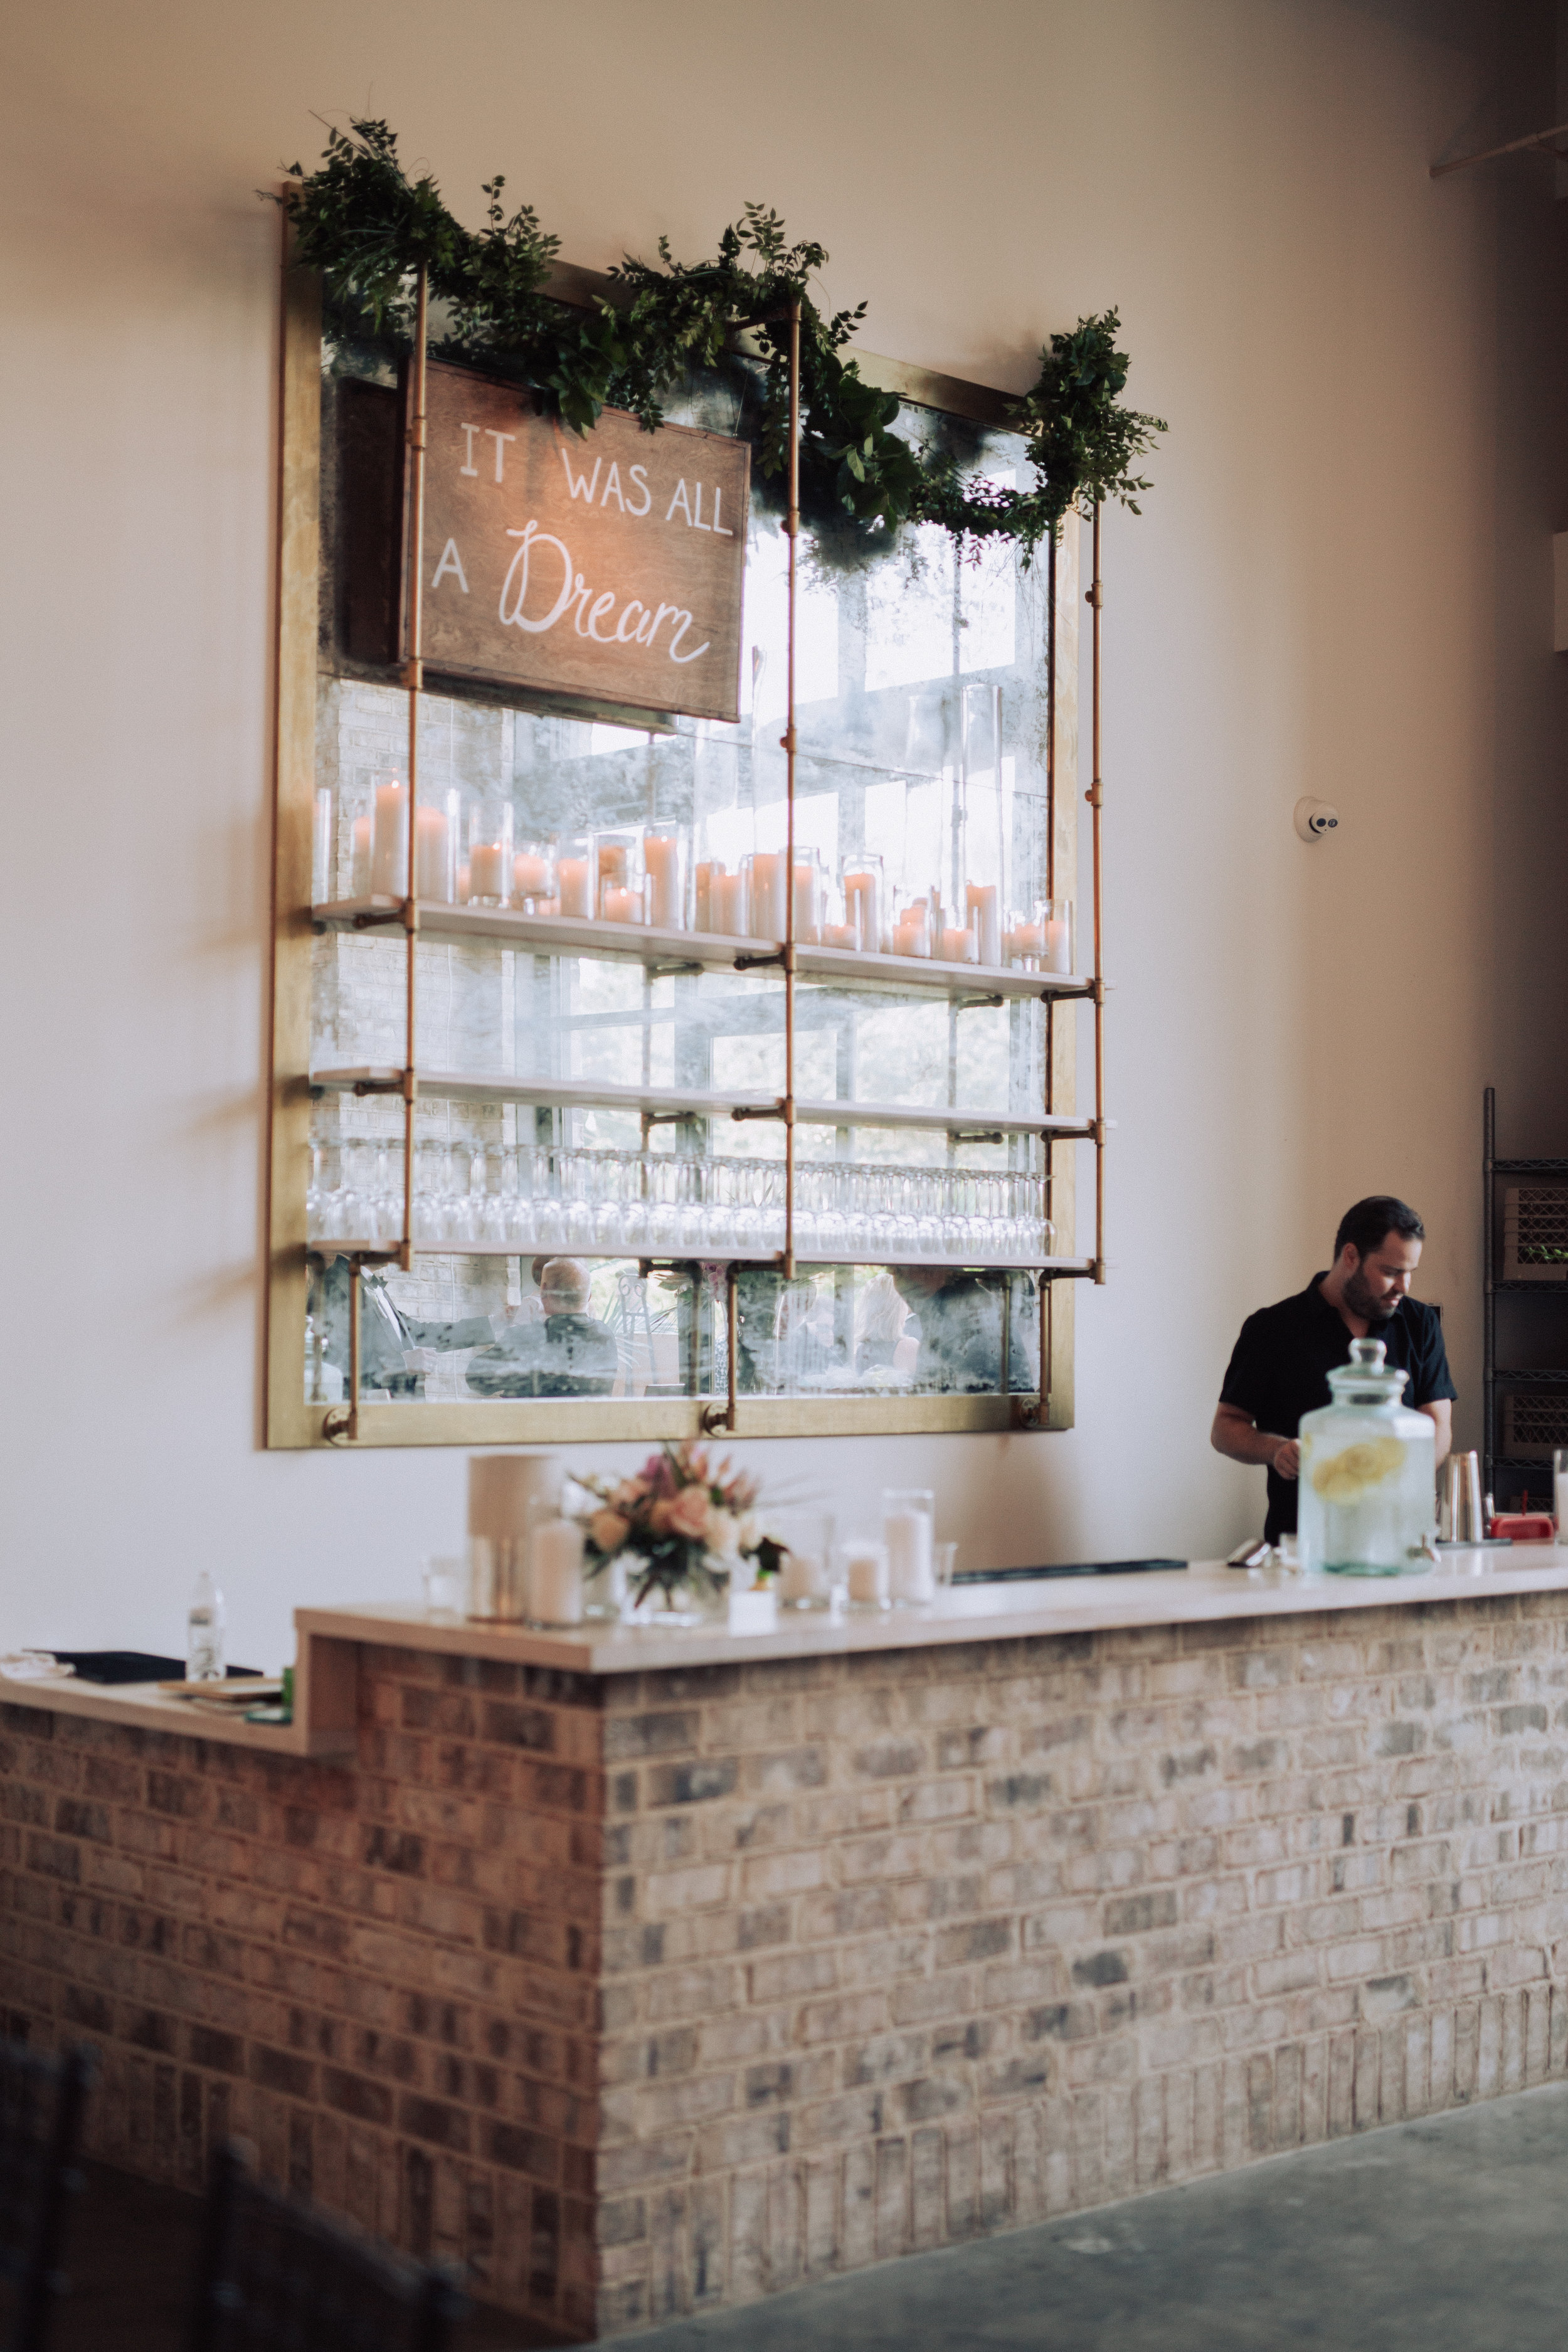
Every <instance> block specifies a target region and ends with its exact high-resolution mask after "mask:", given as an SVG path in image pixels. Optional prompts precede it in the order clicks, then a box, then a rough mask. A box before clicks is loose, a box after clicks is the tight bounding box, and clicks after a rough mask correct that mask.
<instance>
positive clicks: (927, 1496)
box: [882, 1486, 936, 1609]
mask: <svg viewBox="0 0 1568 2352" xmlns="http://www.w3.org/2000/svg"><path fill="white" fill-rule="evenodd" d="M935 1538H936V1496H934V1495H933V1494H932V1492H931V1488H930V1487H929V1486H888V1487H885V1488H884V1489H883V1492H882V1544H883V1548H884V1549H885V1550H886V1552H887V1555H888V1597H889V1600H890V1601H892V1602H893V1603H894V1604H895V1605H899V1604H902V1606H904V1607H905V1608H910V1609H914V1608H919V1606H920V1605H921V1602H922V1601H929V1600H930V1599H931V1595H932V1594H933V1593H934V1591H936V1570H935V1562H934V1559H933V1554H934V1551H935Z"/></svg>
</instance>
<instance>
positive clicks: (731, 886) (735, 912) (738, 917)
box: [710, 874, 746, 940]
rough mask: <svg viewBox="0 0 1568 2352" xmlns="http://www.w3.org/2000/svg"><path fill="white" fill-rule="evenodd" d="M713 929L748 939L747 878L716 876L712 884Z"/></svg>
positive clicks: (726, 875)
mask: <svg viewBox="0 0 1568 2352" xmlns="http://www.w3.org/2000/svg"><path fill="white" fill-rule="evenodd" d="M710 887H711V898H710V904H711V907H712V928H713V929H714V930H716V931H728V932H730V933H731V936H732V937H734V938H735V939H738V940H743V939H744V938H745V937H746V877H745V875H743V874H715V875H714V877H713V879H712V884H711V886H710Z"/></svg>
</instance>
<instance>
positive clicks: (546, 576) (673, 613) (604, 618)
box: [432, 522, 708, 663]
mask: <svg viewBox="0 0 1568 2352" xmlns="http://www.w3.org/2000/svg"><path fill="white" fill-rule="evenodd" d="M507 537H508V538H509V539H515V540H519V541H521V545H520V546H519V548H518V549H517V551H516V552H515V554H514V555H513V557H512V559H511V562H510V565H509V566H508V569H507V575H506V578H505V580H504V581H503V582H502V583H501V592H500V620H501V625H502V626H503V627H504V628H509V629H521V630H523V631H525V632H526V634H527V635H529V636H531V637H542V636H546V635H548V634H549V632H550V631H551V630H552V629H553V628H555V627H556V626H558V625H559V624H560V623H561V622H563V621H564V620H566V619H568V617H569V618H570V620H571V623H572V625H573V627H574V629H575V630H576V632H577V635H579V636H580V637H591V638H592V639H593V640H594V642H595V644H596V645H601V646H627V645H637V646H647V647H648V648H649V649H650V650H653V649H654V648H655V644H656V640H657V639H658V633H659V631H660V629H662V628H663V627H664V625H665V623H666V622H667V621H668V623H669V624H670V628H669V632H668V638H667V640H666V642H665V644H664V645H663V646H660V647H658V650H659V651H662V652H663V653H664V654H666V655H667V656H668V658H669V659H670V660H671V661H672V662H681V663H685V662H694V661H697V660H698V659H700V656H702V655H703V654H705V653H706V652H707V651H708V645H707V643H706V642H705V643H703V644H702V645H700V646H692V648H691V650H690V652H689V653H682V651H681V650H680V644H681V639H682V638H683V637H684V636H685V635H686V633H687V631H688V630H689V628H690V626H691V615H690V614H689V612H688V611H687V610H686V609H685V607H684V606H682V605H679V604H657V605H656V604H643V603H642V601H641V600H640V599H639V598H638V597H636V596H629V597H627V599H626V603H625V604H622V605H621V610H620V614H619V617H618V618H617V619H616V624H615V626H614V628H611V627H610V626H609V622H610V619H611V616H612V614H615V611H616V605H617V604H620V599H621V592H620V591H619V589H616V588H602V589H600V590H599V592H598V593H597V594H595V592H594V590H593V589H592V588H591V587H590V586H589V585H588V583H587V582H586V581H585V580H584V577H583V574H582V573H581V572H579V571H577V570H576V569H575V567H574V563H573V561H572V551H571V549H570V548H569V547H568V546H567V544H566V542H565V541H564V540H563V539H557V538H556V537H555V535H554V533H553V532H552V531H548V530H540V528H539V525H538V523H537V522H529V523H525V524H524V526H523V528H522V529H521V530H509V531H508V532H507ZM536 555H537V557H538V559H539V561H538V564H537V568H536V567H535V556H536ZM434 584H435V583H432V585H434ZM552 595H553V598H554V602H553V603H551V602H549V601H548V600H549V599H550V598H551V596H552ZM601 622H603V623H604V624H605V626H603V627H601V626H600V624H601Z"/></svg>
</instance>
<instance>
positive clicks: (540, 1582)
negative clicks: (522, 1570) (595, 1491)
mask: <svg viewBox="0 0 1568 2352" xmlns="http://www.w3.org/2000/svg"><path fill="white" fill-rule="evenodd" d="M529 1585H530V1593H529V1608H528V1613H529V1616H530V1618H531V1621H532V1622H533V1623H534V1624H536V1625H580V1624H581V1623H582V1622H583V1530H582V1528H580V1527H579V1526H578V1525H577V1523H576V1521H575V1520H574V1519H545V1520H543V1521H542V1523H541V1524H540V1525H539V1526H538V1527H536V1528H534V1530H533V1551H532V1559H531V1567H530V1571H529Z"/></svg>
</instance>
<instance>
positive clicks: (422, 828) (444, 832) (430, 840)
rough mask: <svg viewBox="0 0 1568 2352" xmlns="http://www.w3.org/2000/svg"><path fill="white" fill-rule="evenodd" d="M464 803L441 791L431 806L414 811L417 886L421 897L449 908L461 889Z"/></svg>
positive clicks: (454, 794) (454, 795) (454, 796)
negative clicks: (460, 848)
mask: <svg viewBox="0 0 1568 2352" xmlns="http://www.w3.org/2000/svg"><path fill="white" fill-rule="evenodd" d="M462 814H463V807H462V802H461V801H460V799H459V798H458V794H457V793H456V792H449V793H439V794H437V798H436V801H435V802H434V803H433V804H432V805H431V806H430V807H429V808H417V809H416V810H415V812H414V887H415V889H416V892H417V893H418V895H419V897H420V898H426V899H429V900H430V901H431V902H432V903H433V904H434V905H436V906H439V907H449V906H450V905H451V903H452V900H453V898H455V897H456V896H457V890H458V834H459V832H460V830H461V827H462Z"/></svg>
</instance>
